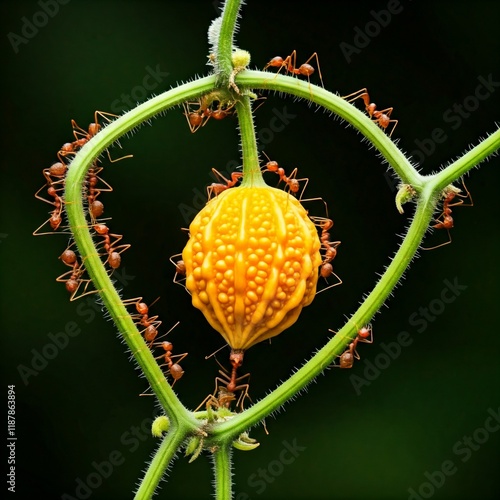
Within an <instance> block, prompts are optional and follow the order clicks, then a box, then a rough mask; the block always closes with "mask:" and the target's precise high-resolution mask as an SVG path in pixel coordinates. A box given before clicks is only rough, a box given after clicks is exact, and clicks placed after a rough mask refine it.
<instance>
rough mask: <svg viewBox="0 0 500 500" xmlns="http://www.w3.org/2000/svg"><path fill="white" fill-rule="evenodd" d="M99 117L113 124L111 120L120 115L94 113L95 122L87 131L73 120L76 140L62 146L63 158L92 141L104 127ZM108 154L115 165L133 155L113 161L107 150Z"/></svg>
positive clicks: (101, 112) (61, 153)
mask: <svg viewBox="0 0 500 500" xmlns="http://www.w3.org/2000/svg"><path fill="white" fill-rule="evenodd" d="M99 117H101V118H104V119H105V120H106V121H107V122H108V123H111V118H110V117H113V118H117V117H118V115H114V114H112V113H105V112H104V111H96V112H95V113H94V122H93V123H90V124H89V126H88V129H87V130H85V129H83V128H82V127H80V126H79V125H78V124H77V123H76V121H75V120H71V126H72V128H73V136H74V137H75V140H74V141H73V142H66V143H65V144H63V145H62V146H61V149H60V151H59V153H60V155H61V156H67V155H69V154H74V153H76V152H77V151H78V150H80V149H81V148H82V147H83V146H85V144H87V142H89V141H90V139H92V137H94V136H95V135H96V134H97V133H98V132H99V131H100V130H101V128H102V125H101V124H100V123H99ZM106 151H107V153H108V158H109V161H110V162H112V163H114V162H116V161H120V160H122V159H124V158H130V157H132V155H126V156H123V157H121V158H118V159H117V160H113V159H111V156H110V154H109V151H108V150H106Z"/></svg>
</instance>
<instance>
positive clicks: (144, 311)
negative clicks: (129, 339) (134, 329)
mask: <svg viewBox="0 0 500 500" xmlns="http://www.w3.org/2000/svg"><path fill="white" fill-rule="evenodd" d="M156 300H158V299H156ZM156 300H155V302H156ZM141 301H142V297H136V298H135V299H127V300H124V301H123V304H124V305H125V306H127V305H132V304H133V305H135V308H136V310H137V314H131V315H130V317H131V318H132V319H133V320H137V321H136V323H137V324H139V325H141V326H144V327H145V328H144V330H143V331H142V332H141V333H143V334H144V340H145V341H146V342H148V343H149V346H150V347H151V346H152V345H153V342H154V340H155V339H156V337H157V335H158V327H159V326H160V325H161V321H160V320H159V319H158V315H156V316H152V317H150V316H149V307H148V305H147V304H146V303H145V302H141ZM155 302H153V303H152V304H151V306H152V305H153V304H154V303H155ZM175 326H177V325H175Z"/></svg>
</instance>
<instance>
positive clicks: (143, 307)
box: [135, 302, 149, 315]
mask: <svg viewBox="0 0 500 500" xmlns="http://www.w3.org/2000/svg"><path fill="white" fill-rule="evenodd" d="M135 308H136V309H137V312H138V313H139V314H142V315H144V314H147V313H148V311H149V308H148V306H147V304H145V303H144V302H138V303H137V305H136V306H135Z"/></svg>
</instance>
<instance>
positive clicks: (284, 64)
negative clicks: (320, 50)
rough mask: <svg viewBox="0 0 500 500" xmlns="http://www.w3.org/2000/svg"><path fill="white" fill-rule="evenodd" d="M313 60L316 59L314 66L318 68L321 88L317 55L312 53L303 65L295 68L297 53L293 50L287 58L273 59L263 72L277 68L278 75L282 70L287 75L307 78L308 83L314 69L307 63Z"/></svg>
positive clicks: (278, 57) (321, 78)
mask: <svg viewBox="0 0 500 500" xmlns="http://www.w3.org/2000/svg"><path fill="white" fill-rule="evenodd" d="M313 58H316V65H317V66H318V73H319V78H320V80H321V86H322V87H324V85H323V77H322V76H321V69H320V66H319V59H318V54H317V53H316V52H314V54H313V55H312V56H311V57H310V58H309V59H308V60H307V61H306V62H305V63H304V64H301V65H300V66H299V67H298V68H297V51H296V50H294V51H293V52H292V53H291V54H290V55H289V56H287V57H286V58H285V59H283V58H282V57H281V56H276V57H273V58H272V59H271V60H270V61H269V62H268V63H267V64H266V65H265V66H264V71H265V70H266V69H267V68H269V67H270V66H271V67H273V68H279V69H278V73H279V72H280V71H281V69H282V68H284V69H285V71H286V72H287V73H291V74H292V75H302V76H307V80H308V81H309V77H310V76H311V75H312V74H313V73H314V71H315V70H314V68H313V67H312V66H311V65H310V64H309V61H310V60H311V59H313Z"/></svg>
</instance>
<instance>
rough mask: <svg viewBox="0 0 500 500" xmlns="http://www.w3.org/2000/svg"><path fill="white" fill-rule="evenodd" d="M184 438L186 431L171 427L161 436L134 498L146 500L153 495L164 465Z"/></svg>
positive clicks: (163, 470) (169, 461) (164, 468)
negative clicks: (161, 439)
mask: <svg viewBox="0 0 500 500" xmlns="http://www.w3.org/2000/svg"><path fill="white" fill-rule="evenodd" d="M185 438H186V433H185V432H184V433H183V432H181V431H180V429H177V428H175V427H172V428H171V429H170V430H169V432H168V434H167V435H166V436H165V437H164V438H163V441H162V442H161V444H160V446H159V448H158V450H157V451H156V453H155V456H154V457H153V460H152V461H151V463H150V464H149V467H148V470H147V471H146V474H145V475H144V478H143V479H142V481H141V484H140V486H139V489H138V490H137V492H136V494H135V497H134V498H135V499H136V500H147V499H150V498H152V497H153V495H154V492H155V490H156V488H157V486H158V484H159V483H160V481H161V478H162V477H163V474H164V473H165V470H166V466H167V465H168V464H169V463H171V461H172V460H173V458H174V457H175V454H176V453H177V450H178V449H179V447H180V445H181V444H182V442H183V441H184V439H185Z"/></svg>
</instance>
